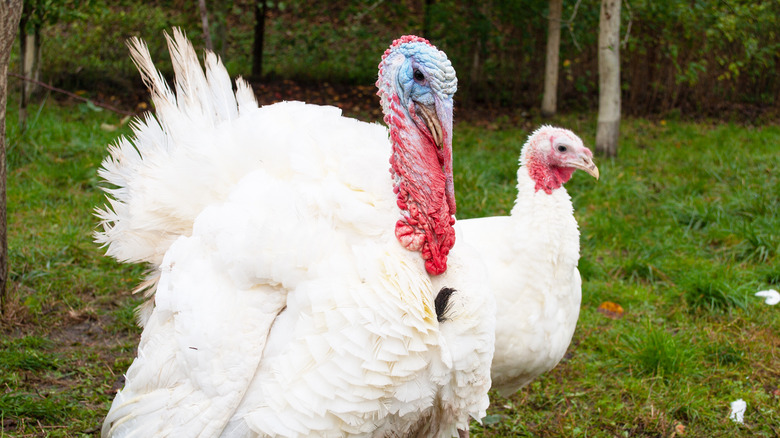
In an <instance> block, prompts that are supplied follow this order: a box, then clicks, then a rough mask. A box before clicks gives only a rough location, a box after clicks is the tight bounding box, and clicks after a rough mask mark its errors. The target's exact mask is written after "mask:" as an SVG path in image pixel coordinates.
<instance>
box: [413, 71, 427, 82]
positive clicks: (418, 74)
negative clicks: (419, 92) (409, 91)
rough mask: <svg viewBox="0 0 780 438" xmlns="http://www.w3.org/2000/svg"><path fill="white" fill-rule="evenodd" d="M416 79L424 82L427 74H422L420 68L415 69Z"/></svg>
mask: <svg viewBox="0 0 780 438" xmlns="http://www.w3.org/2000/svg"><path fill="white" fill-rule="evenodd" d="M414 80H415V81H417V82H422V81H424V80H425V75H424V74H422V72H421V71H420V70H416V69H415V70H414Z"/></svg>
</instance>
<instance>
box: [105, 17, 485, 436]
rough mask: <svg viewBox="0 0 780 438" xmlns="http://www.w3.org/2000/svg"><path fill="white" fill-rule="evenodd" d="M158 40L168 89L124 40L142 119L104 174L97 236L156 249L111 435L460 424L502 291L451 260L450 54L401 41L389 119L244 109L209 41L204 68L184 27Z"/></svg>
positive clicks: (125, 249)
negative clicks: (455, 269)
mask: <svg viewBox="0 0 780 438" xmlns="http://www.w3.org/2000/svg"><path fill="white" fill-rule="evenodd" d="M168 43H169V49H170V53H171V58H172V61H173V67H174V72H175V75H176V77H175V92H174V91H172V90H171V89H170V88H169V87H168V85H167V84H166V82H165V80H164V79H163V78H162V76H161V75H160V73H158V72H157V71H156V69H155V66H154V64H153V63H152V60H151V57H150V55H149V52H148V49H147V48H146V46H145V44H144V43H142V42H141V41H139V40H137V39H134V40H132V41H131V42H130V48H131V52H132V56H133V59H134V61H135V62H136V64H137V65H138V67H139V70H140V71H141V74H142V76H143V78H144V81H145V82H146V83H147V85H148V86H149V88H150V91H151V94H152V100H153V102H154V106H155V110H156V117H153V116H151V115H146V116H145V117H144V118H143V119H142V120H136V121H135V122H134V125H133V129H134V138H133V139H131V140H129V139H120V141H119V142H118V144H117V145H115V146H113V147H111V148H110V156H109V157H108V158H107V159H106V160H105V161H104V162H103V167H102V169H101V170H100V175H101V176H102V178H103V179H104V180H105V181H107V182H108V183H109V184H111V186H112V187H109V188H107V189H106V191H107V192H108V195H109V196H108V201H109V205H108V206H106V207H104V208H102V209H99V210H98V213H97V214H98V216H99V217H100V218H101V220H102V230H100V231H99V232H97V233H96V239H97V241H98V242H100V243H102V244H104V245H105V246H106V247H107V248H108V249H107V252H108V254H109V255H110V256H113V257H115V258H117V259H119V260H120V261H126V262H144V263H148V264H149V265H151V267H152V274H151V276H150V279H149V281H148V282H147V283H146V287H148V291H149V293H148V295H149V296H150V297H151V300H150V302H149V303H148V305H147V306H146V307H145V308H144V310H143V311H142V313H141V315H140V317H139V319H140V321H141V324H142V326H143V333H142V335H141V340H140V344H139V347H138V354H137V357H136V358H135V360H134V361H133V363H132V365H131V366H130V368H129V369H128V371H127V373H126V382H125V386H124V388H123V389H122V390H121V391H120V392H119V393H118V394H117V396H116V398H115V399H114V402H113V404H112V406H111V409H110V411H109V413H108V415H107V418H106V420H105V423H104V425H103V435H104V436H112V437H122V436H147V437H151V436H229V437H244V436H286V437H295V436H457V435H458V434H459V433H467V431H468V422H469V416H471V417H474V418H477V419H478V418H481V417H482V416H484V414H485V409H486V408H487V405H488V398H487V391H488V389H489V387H490V360H491V357H492V352H493V336H494V329H495V325H494V321H495V314H494V311H495V309H494V301H493V298H492V296H491V295H490V294H489V292H488V291H487V289H486V286H487V285H486V284H485V283H486V281H485V279H484V277H480V274H479V273H478V271H476V270H472V271H470V272H469V274H468V275H462V276H458V275H449V274H448V273H447V264H448V262H455V263H461V264H462V262H460V261H459V260H460V256H459V251H458V250H456V249H454V248H453V245H454V231H453V228H452V225H453V222H454V219H453V216H452V215H453V213H454V212H455V198H454V193H453V184H452V161H451V160H452V155H451V154H452V149H451V148H452V105H453V100H452V98H453V94H454V93H455V90H456V87H457V80H456V77H455V71H454V69H453V68H452V66H451V64H450V62H449V60H448V59H447V57H446V55H445V54H444V53H443V52H441V51H439V50H437V49H436V48H435V47H434V46H433V45H431V44H430V43H429V42H428V41H426V40H424V39H422V38H418V37H414V36H406V37H402V38H400V39H398V40H396V41H395V42H393V44H392V45H391V46H390V48H389V49H388V50H387V51H386V52H385V54H384V56H383V57H382V61H381V63H380V65H379V79H378V81H377V86H378V87H379V93H378V94H379V95H380V97H381V102H382V107H383V110H384V114H385V119H384V120H385V122H386V123H387V125H388V128H385V127H383V126H381V125H379V124H370V123H364V122H360V121H357V120H354V119H349V118H345V117H342V116H341V111H340V110H339V109H338V108H334V107H326V106H317V105H308V104H304V103H301V102H282V103H278V104H274V105H269V106H264V107H258V105H257V102H256V100H255V98H254V95H253V93H252V91H251V89H250V87H249V86H248V85H247V84H246V83H245V82H244V81H242V80H240V79H239V80H238V81H237V82H236V87H237V89H236V90H235V91H234V90H233V88H232V84H231V81H230V79H229V77H228V74H227V72H226V70H225V68H224V67H223V65H222V64H221V62H220V61H219V59H218V58H217V57H216V56H215V55H214V54H213V53H206V57H205V74H204V71H203V68H202V67H201V65H200V62H199V61H198V59H197V56H196V54H195V51H194V49H193V47H192V45H191V44H190V42H189V41H188V40H187V39H186V37H185V36H184V35H183V33H181V32H180V31H178V30H174V33H173V37H168ZM388 159H390V166H388ZM388 167H390V169H391V172H390V174H388ZM451 288H454V289H455V292H452V289H451Z"/></svg>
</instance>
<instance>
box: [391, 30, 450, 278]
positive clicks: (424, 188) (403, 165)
mask: <svg viewBox="0 0 780 438" xmlns="http://www.w3.org/2000/svg"><path fill="white" fill-rule="evenodd" d="M408 42H421V43H425V44H428V45H430V43H428V41H427V40H424V39H422V38H419V37H414V36H406V37H403V38H400V39H398V40H396V41H395V42H394V43H393V45H392V46H390V48H389V49H388V50H387V51H386V52H385V55H384V56H383V57H382V62H381V63H380V64H379V80H378V81H377V87H378V88H379V91H378V93H377V94H378V95H379V96H380V98H381V100H382V109H383V112H384V114H385V116H384V121H385V123H386V124H387V126H388V128H389V131H390V140H391V142H392V149H393V152H392V155H391V157H390V166H391V168H390V173H391V174H392V175H393V186H394V189H393V191H394V192H395V193H396V195H397V205H398V208H400V209H401V219H400V220H398V222H396V225H395V235H396V237H397V238H398V241H399V242H400V243H401V245H402V246H404V247H405V248H407V249H408V250H410V251H420V253H421V255H422V258H423V259H424V260H425V269H426V271H428V273H429V274H431V275H439V274H442V273H444V272H445V271H446V270H447V254H448V253H449V251H450V249H451V248H452V247H453V245H454V244H455V230H454V228H453V225H454V223H455V219H454V217H453V216H452V213H453V212H451V210H450V205H449V204H450V203H451V202H448V197H447V183H448V175H447V172H450V175H449V178H450V179H451V178H452V175H451V172H452V169H451V166H447V167H450V168H449V169H442V164H441V162H440V159H439V157H438V154H437V150H438V148H437V147H436V145H435V144H434V143H433V141H432V138H431V136H430V134H429V133H428V132H423V131H421V130H422V129H427V128H421V127H419V126H418V125H417V124H415V123H414V121H413V120H412V116H411V115H413V114H415V108H414V105H415V104H414V102H412V101H410V102H408V107H405V106H404V104H403V103H402V102H401V99H400V98H399V96H398V94H397V91H396V87H395V83H394V81H395V76H396V73H397V69H398V68H399V67H400V66H399V65H398V64H399V63H396V62H392V61H390V60H387V58H388V57H391V56H401V55H394V50H395V49H396V48H397V47H398V46H400V45H402V44H405V43H408ZM431 47H433V46H431ZM450 132H451V131H450ZM448 135H449V133H448ZM450 141H451V139H450ZM446 153H450V152H449V151H447V152H446Z"/></svg>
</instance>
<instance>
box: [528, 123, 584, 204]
mask: <svg viewBox="0 0 780 438" xmlns="http://www.w3.org/2000/svg"><path fill="white" fill-rule="evenodd" d="M540 131H541V130H539V131H537V132H540ZM548 132H549V134H548V135H533V136H532V137H531V139H530V140H529V144H527V145H526V146H525V147H524V148H523V149H524V155H525V157H524V161H525V165H526V167H527V168H528V175H529V176H530V177H531V179H532V180H534V183H535V189H536V191H537V192H538V191H539V190H544V192H545V193H547V194H548V195H549V194H552V192H553V190H555V189H559V188H560V187H561V186H562V185H564V184H566V182H568V181H569V180H570V179H571V176H572V174H573V173H574V171H575V170H576V169H573V168H571V167H563V166H560V165H558V163H556V162H555V159H554V156H555V155H554V152H553V148H554V143H555V136H556V134H558V135H563V134H562V133H557V132H555V130H554V129H548Z"/></svg>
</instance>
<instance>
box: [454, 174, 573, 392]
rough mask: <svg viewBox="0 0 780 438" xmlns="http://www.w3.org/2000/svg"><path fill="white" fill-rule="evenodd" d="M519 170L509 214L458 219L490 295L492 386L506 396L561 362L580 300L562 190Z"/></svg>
mask: <svg viewBox="0 0 780 438" xmlns="http://www.w3.org/2000/svg"><path fill="white" fill-rule="evenodd" d="M534 185H535V183H534V181H533V180H532V179H531V177H530V176H529V175H528V171H527V168H526V167H525V166H521V167H520V169H519V170H518V184H517V190H518V197H517V200H516V202H515V206H514V208H513V209H512V212H511V215H510V216H497V217H486V218H477V219H466V220H459V221H458V224H459V225H460V227H461V229H462V230H463V239H462V240H461V242H465V243H467V244H469V245H471V246H474V247H475V248H476V249H477V250H478V252H479V253H480V255H481V257H482V259H483V261H484V262H485V264H486V265H487V269H488V272H489V276H490V287H491V290H492V291H493V294H494V295H495V297H496V309H497V314H496V350H495V354H494V357H493V364H492V366H491V375H492V379H493V388H496V389H498V390H499V392H500V393H501V394H502V395H504V396H508V395H511V394H512V393H514V392H516V391H517V390H518V389H520V388H522V387H523V386H525V385H527V384H528V383H529V382H531V381H532V380H533V379H535V378H536V377H538V376H539V375H541V374H542V373H545V372H547V371H549V370H551V369H552V368H553V367H555V365H557V364H558V362H560V360H561V359H562V358H563V356H564V354H565V353H566V349H567V348H568V347H569V343H570V342H571V338H572V335H573V334H574V329H575V327H576V325H577V319H578V317H579V311H580V301H581V298H582V292H581V285H582V281H581V279H580V274H579V271H578V270H577V263H578V260H579V251H580V244H579V236H580V234H579V230H578V228H577V222H576V220H575V218H574V215H573V208H572V204H571V198H570V197H569V195H568V193H566V190H565V189H564V188H563V187H560V188H558V189H556V190H554V191H553V192H552V193H551V194H547V193H545V192H544V191H542V190H539V191H536V190H535V188H534Z"/></svg>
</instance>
